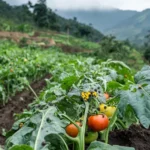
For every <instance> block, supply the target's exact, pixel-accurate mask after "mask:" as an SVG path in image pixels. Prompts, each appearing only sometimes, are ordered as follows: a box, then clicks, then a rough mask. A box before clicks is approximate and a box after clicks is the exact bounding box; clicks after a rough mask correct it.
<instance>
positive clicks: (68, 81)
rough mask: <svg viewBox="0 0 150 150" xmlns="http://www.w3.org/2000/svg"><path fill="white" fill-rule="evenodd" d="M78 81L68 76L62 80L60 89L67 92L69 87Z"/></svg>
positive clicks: (74, 77)
mask: <svg viewBox="0 0 150 150" xmlns="http://www.w3.org/2000/svg"><path fill="white" fill-rule="evenodd" d="M77 80H78V78H77V77H76V76H69V77H66V78H64V79H63V80H62V82H61V87H62V88H63V89H65V90H67V91H68V90H69V89H70V87H71V86H72V85H73V84H74V83H75V82H76V81H77Z"/></svg>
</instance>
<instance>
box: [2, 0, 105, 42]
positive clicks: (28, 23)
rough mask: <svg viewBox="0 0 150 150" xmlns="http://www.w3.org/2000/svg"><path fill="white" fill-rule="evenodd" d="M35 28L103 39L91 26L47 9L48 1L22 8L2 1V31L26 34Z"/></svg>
mask: <svg viewBox="0 0 150 150" xmlns="http://www.w3.org/2000/svg"><path fill="white" fill-rule="evenodd" d="M41 12H42V13H41ZM33 28H38V29H40V30H43V29H51V30H55V31H58V32H65V33H68V34H71V35H73V36H76V37H79V38H85V39H87V40H91V41H100V40H101V39H102V37H103V34H102V33H101V32H100V31H98V30H96V29H94V28H93V27H91V26H88V25H86V24H84V23H80V22H78V21H77V20H74V19H65V18H63V17H61V16H59V15H57V14H56V13H55V12H53V11H52V10H51V9H50V8H48V7H47V5H46V0H45V1H38V3H36V4H35V5H33V4H32V3H31V2H29V3H28V4H24V5H21V6H11V5H9V4H7V3H6V2H4V1H3V0H0V30H7V31H18V30H19V31H21V32H26V31H31V30H32V29H33Z"/></svg>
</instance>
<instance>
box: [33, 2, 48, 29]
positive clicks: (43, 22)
mask: <svg viewBox="0 0 150 150" xmlns="http://www.w3.org/2000/svg"><path fill="white" fill-rule="evenodd" d="M33 16H34V21H35V23H36V25H37V26H39V27H49V17H48V8H47V6H46V0H38V3H36V4H35V5H34V6H33Z"/></svg>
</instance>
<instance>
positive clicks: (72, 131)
mask: <svg viewBox="0 0 150 150" xmlns="http://www.w3.org/2000/svg"><path fill="white" fill-rule="evenodd" d="M76 124H77V125H78V126H81V123H80V122H76ZM78 132H79V131H78V128H77V127H76V126H75V125H74V124H69V125H68V126H67V127H66V133H67V134H68V135H70V136H71V137H76V136H77V135H78Z"/></svg>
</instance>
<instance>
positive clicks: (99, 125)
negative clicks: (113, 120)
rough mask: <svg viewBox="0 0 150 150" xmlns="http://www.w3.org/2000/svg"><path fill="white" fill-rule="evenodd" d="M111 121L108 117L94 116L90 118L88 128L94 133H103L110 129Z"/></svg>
mask: <svg viewBox="0 0 150 150" xmlns="http://www.w3.org/2000/svg"><path fill="white" fill-rule="evenodd" d="M108 124H109V119H108V117H107V116H106V115H104V114H101V115H94V116H90V117H89V118H88V126H89V127H90V128H91V129H92V130H93V131H102V130H104V129H106V128H107V127H108Z"/></svg>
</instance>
